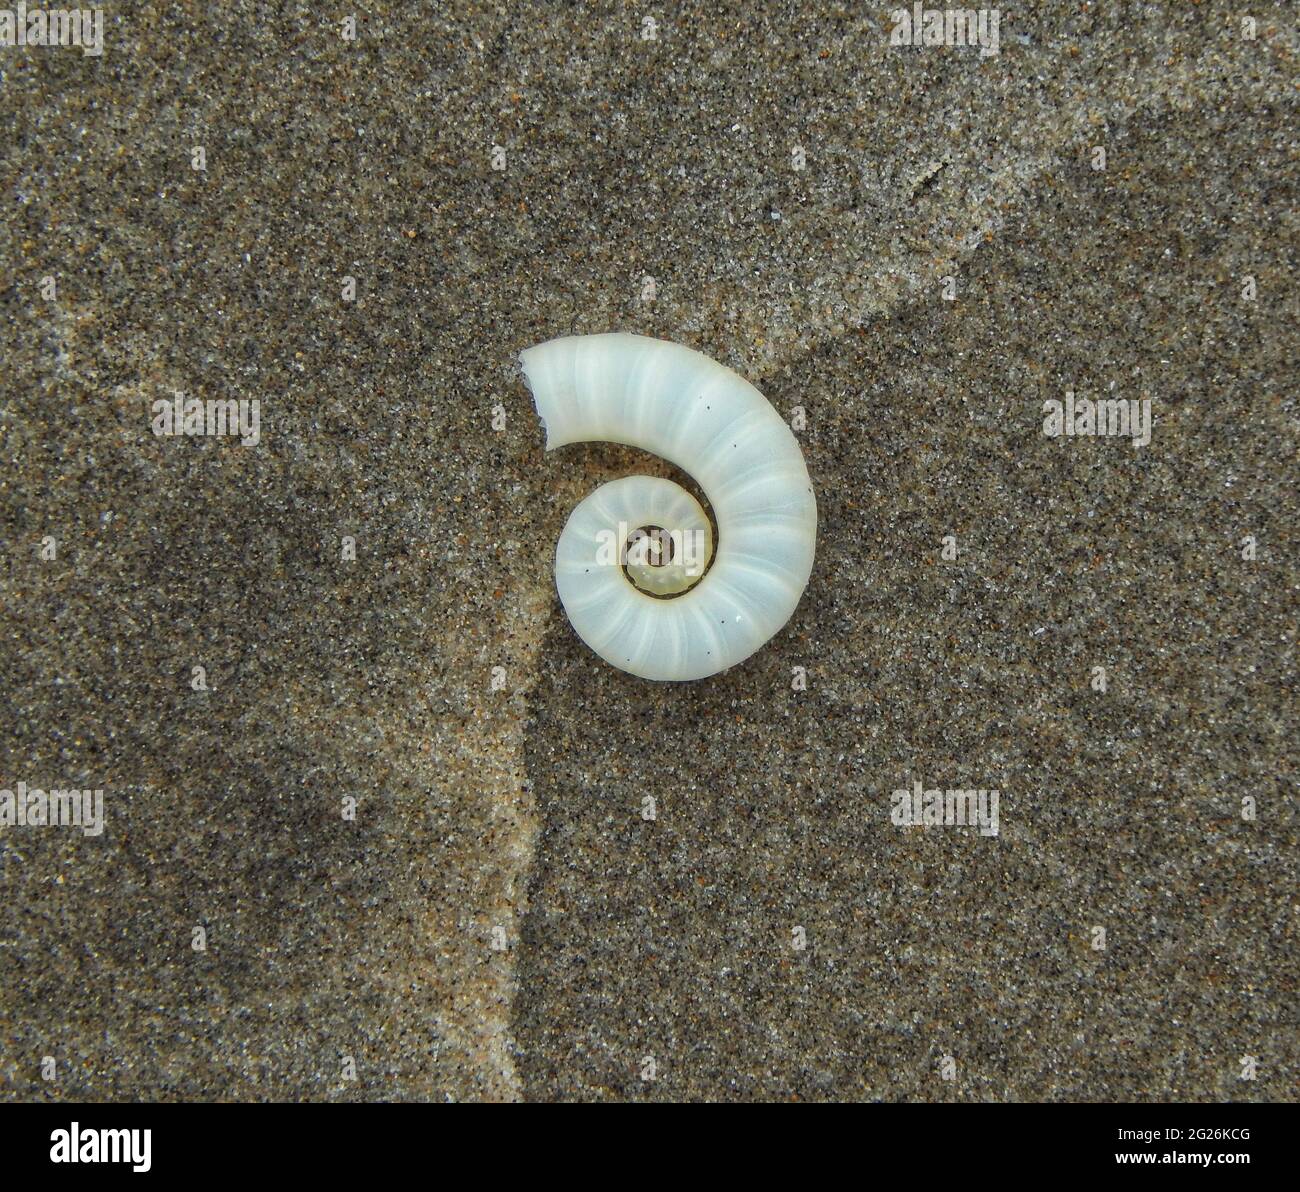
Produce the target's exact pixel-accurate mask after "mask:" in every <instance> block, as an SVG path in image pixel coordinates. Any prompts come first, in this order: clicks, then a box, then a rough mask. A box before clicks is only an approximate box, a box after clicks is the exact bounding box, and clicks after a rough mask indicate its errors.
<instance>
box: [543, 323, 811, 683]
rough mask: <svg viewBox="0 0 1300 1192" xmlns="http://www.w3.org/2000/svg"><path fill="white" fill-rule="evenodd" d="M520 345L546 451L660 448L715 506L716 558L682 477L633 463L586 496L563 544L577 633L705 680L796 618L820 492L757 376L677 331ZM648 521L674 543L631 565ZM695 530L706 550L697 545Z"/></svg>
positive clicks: (619, 653) (558, 560)
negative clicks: (639, 469)
mask: <svg viewBox="0 0 1300 1192" xmlns="http://www.w3.org/2000/svg"><path fill="white" fill-rule="evenodd" d="M521 359H522V363H523V370H524V376H525V377H526V379H527V381H528V384H529V387H530V388H531V389H532V392H533V400H534V402H535V403H536V406H537V413H538V415H539V416H540V417H541V419H542V424H543V426H544V427H545V429H546V450H547V451H553V450H554V449H555V448H557V447H563V446H565V445H566V444H569V443H578V442H585V441H590V440H604V441H608V442H613V443H626V444H628V445H630V446H632V447H639V448H641V449H642V450H644V451H649V452H652V453H653V454H655V455H658V456H662V457H663V458H664V459H666V460H669V461H670V462H671V463H674V464H676V465H677V466H678V467H679V468H681V469H682V470H683V471H684V472H686V473H687V474H689V475H690V476H691V477H693V478H694V480H695V481H696V483H697V484H699V486H700V488H701V489H702V490H703V492H704V494H705V496H706V497H707V498H708V500H709V504H710V505H711V506H712V508H713V514H714V517H715V518H716V519H717V526H718V542H717V558H716V559H715V560H713V566H712V567H708V556H709V554H710V553H711V545H710V538H711V535H710V531H709V521H708V518H707V517H706V516H705V514H704V511H703V510H702V509H701V508H700V505H699V503H698V502H697V501H696V500H695V498H694V497H692V496H691V495H690V494H689V493H687V492H686V491H685V490H684V489H683V488H681V487H680V486H679V485H677V484H674V483H672V482H671V481H669V480H659V479H653V478H651V477H649V476H630V477H627V478H626V479H623V480H615V481H613V482H612V483H610V484H604V485H601V487H600V488H598V489H596V491H595V492H593V493H592V494H591V495H590V496H589V497H587V498H586V499H585V500H583V501H581V502H580V503H579V504H578V506H577V508H575V509H574V511H573V513H572V514H571V515H570V517H569V520H568V523H567V524H566V525H565V527H564V532H563V533H562V534H561V535H560V541H559V544H558V546H557V547H556V551H555V584H556V587H557V588H558V589H559V593H560V601H561V603H563V605H564V608H565V611H566V612H567V613H568V615H569V620H570V622H572V624H573V627H574V629H575V630H577V632H578V636H579V637H581V638H582V640H583V641H584V642H586V643H587V645H589V646H590V647H591V648H592V649H593V650H595V651H596V653H597V654H599V655H600V656H601V657H602V658H603V659H605V661H606V662H608V663H610V664H611V665H613V666H616V667H619V668H620V669H621V670H625V671H630V672H631V673H632V674H634V675H639V676H641V677H642V678H645V679H662V680H672V679H702V678H705V677H706V676H708V675H712V674H716V673H717V672H718V671H721V670H726V669H727V667H729V666H734V665H735V664H736V663H738V662H740V661H742V660H743V659H745V658H748V657H749V656H750V655H751V654H752V653H753V652H754V651H755V650H757V649H758V648H759V647H760V646H762V645H763V643H764V642H766V641H767V640H768V639H769V638H770V637H772V635H773V634H775V633H776V632H777V630H779V629H780V628H781V627H782V626H783V625H784V624H785V623H786V621H788V620H789V619H790V614H791V613H793V612H794V610H795V606H796V605H797V604H798V603H799V597H800V596H802V595H803V590H804V588H805V587H806V586H807V584H808V576H809V574H810V573H811V571H812V564H813V552H814V550H815V548H816V541H817V500H816V497H815V496H814V495H813V489H812V484H811V483H810V481H809V479H808V469H807V468H806V467H805V466H804V460H803V453H802V452H801V451H800V450H799V444H798V443H797V442H796V441H795V437H794V435H793V434H791V433H790V428H789V427H787V426H786V424H785V423H784V422H783V421H782V420H781V417H780V416H779V415H778V414H777V412H776V411H775V410H774V409H773V408H772V407H771V405H770V404H769V403H768V401H767V399H766V398H765V397H764V396H763V395H762V394H761V393H759V391H758V390H757V389H755V388H754V386H753V385H751V384H750V383H749V382H748V381H746V380H744V379H743V378H742V377H739V376H737V375H736V374H735V373H734V372H732V371H731V370H730V369H729V368H724V367H723V366H722V365H721V364H718V363H717V362H716V361H714V360H710V359H709V358H708V357H707V356H704V355H701V354H700V353H699V352H694V351H692V350H691V349H690V348H685V347H682V346H681V345H680V344H673V343H666V342H665V341H663V340H658V339H649V338H647V337H646V336H642V335H626V334H621V333H612V334H606V335H580V336H568V337H565V338H562V339H553V340H550V341H549V342H547V343H544V344H539V345H538V346H537V347H534V348H529V349H528V350H527V351H526V352H524V353H523V355H522V357H521ZM644 527H661V528H662V529H664V530H667V531H670V532H672V533H673V535H674V537H673V544H674V546H675V547H676V548H677V552H678V553H677V555H676V556H675V557H674V558H673V560H672V562H671V563H670V565H669V566H666V567H653V566H650V565H649V564H648V563H638V561H637V559H636V558H635V557H634V558H633V559H632V560H631V561H629V562H628V564H627V573H626V574H625V572H624V566H623V565H622V552H621V548H622V546H623V544H624V543H625V542H626V539H627V534H628V532H629V531H636V530H638V529H641V528H644ZM678 531H680V532H681V535H682V537H681V541H680V542H679V541H678V539H677V532H678ZM693 534H694V535H702V541H703V543H704V547H705V549H704V551H702V552H699V553H698V554H697V555H696V557H694V558H691V557H690V551H689V549H688V547H689V544H690V543H691V542H692V541H695V539H693V538H692V537H691V535H693ZM611 543H614V544H616V546H617V547H618V548H620V549H618V550H617V551H616V552H615V555H614V557H611ZM701 559H702V560H703V567H707V568H708V569H707V573H706V574H704V577H703V579H698V578H697V576H698V573H699V571H700V569H701V568H700V566H699V564H700V560H701ZM692 572H695V574H691V573H692ZM629 576H631V577H632V579H630V578H629ZM633 579H635V580H636V583H637V584H639V585H640V587H637V586H634V583H633ZM642 589H648V590H650V591H656V592H665V593H667V592H674V591H683V590H684V592H683V594H682V595H679V596H674V597H672V598H664V597H660V596H655V595H650V594H649V592H648V591H646V590H642Z"/></svg>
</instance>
